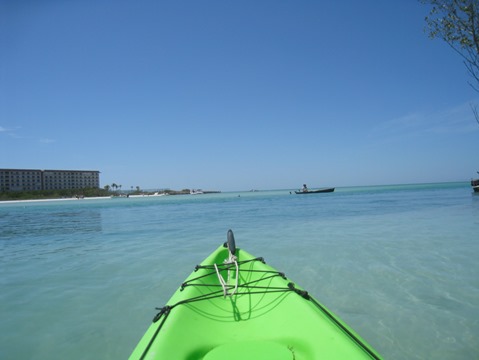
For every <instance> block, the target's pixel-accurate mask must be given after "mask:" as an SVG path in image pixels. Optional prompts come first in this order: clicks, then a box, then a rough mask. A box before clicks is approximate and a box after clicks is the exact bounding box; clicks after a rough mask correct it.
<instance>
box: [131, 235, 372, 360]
mask: <svg viewBox="0 0 479 360" xmlns="http://www.w3.org/2000/svg"><path fill="white" fill-rule="evenodd" d="M159 310H160V311H159V313H158V314H157V315H156V316H155V317H154V319H153V323H152V324H151V325H150V327H149V328H148V330H147V331H146V333H145V335H144V336H143V338H142V339H141V340H140V342H139V343H138V345H137V346H136V348H135V350H134V351H133V353H132V354H131V356H130V359H168V360H173V359H182V360H183V359H185V360H186V359H204V360H219V359H221V360H224V359H230V360H235V359H237V360H239V359H275V360H281V359H294V360H300V359H323V358H324V359H380V358H381V357H380V355H379V354H378V353H377V352H376V351H375V350H374V349H373V348H372V347H371V346H370V345H368V344H367V343H366V341H364V340H363V339H362V338H361V337H360V336H359V335H358V334H356V333H355V332H354V330H352V329H351V328H350V327H349V326H348V325H346V324H345V323H344V322H343V321H341V320H340V319H339V318H338V317H337V316H336V315H334V314H333V313H332V312H331V311H330V310H328V309H327V308H326V307H325V306H324V305H322V304H321V303H319V302H318V301H317V300H315V299H314V298H313V297H312V296H311V295H310V294H309V293H308V292H307V291H304V290H303V289H301V288H300V287H299V286H297V285H295V284H294V283H293V282H291V281H290V280H288V279H287V277H286V276H285V275H284V274H283V273H281V272H278V271H277V270H276V269H274V268H273V267H271V266H269V265H267V264H266V263H265V261H264V259H263V258H258V257H254V256H252V255H251V254H249V253H247V252H246V251H244V250H242V249H240V248H237V247H236V245H235V242H234V236H233V232H232V231H231V230H229V231H228V241H227V243H225V244H224V245H222V246H220V247H219V248H218V249H216V250H215V251H214V252H213V253H212V254H211V255H210V256H208V257H207V258H206V259H205V260H204V261H203V262H202V263H201V265H198V266H196V268H195V270H194V271H193V273H192V274H191V275H190V276H189V277H188V278H187V279H186V280H185V282H184V283H183V284H182V285H181V286H180V288H179V289H178V290H177V291H176V292H175V293H174V294H173V296H172V297H171V299H170V300H169V301H168V302H167V304H166V305H165V306H164V307H162V308H161V309H159Z"/></svg>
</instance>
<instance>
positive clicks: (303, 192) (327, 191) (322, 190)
mask: <svg viewBox="0 0 479 360" xmlns="http://www.w3.org/2000/svg"><path fill="white" fill-rule="evenodd" d="M333 191H334V188H322V189H317V190H308V191H302V190H299V191H295V193H296V194H298V195H300V194H319V193H330V192H333Z"/></svg>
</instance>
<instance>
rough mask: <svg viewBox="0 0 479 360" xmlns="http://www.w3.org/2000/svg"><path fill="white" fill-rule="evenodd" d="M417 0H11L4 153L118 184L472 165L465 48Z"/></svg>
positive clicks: (420, 172) (457, 173) (18, 162)
mask: <svg viewBox="0 0 479 360" xmlns="http://www.w3.org/2000/svg"><path fill="white" fill-rule="evenodd" d="M427 14H428V8H427V7H425V6H424V5H422V4H421V3H419V2H418V1H416V0H401V1H394V2H393V1H381V0H364V1H356V0H346V1H341V2H337V1H332V0H330V1H319V0H318V1H306V0H305V1H291V0H289V1H283V0H274V1H268V0H265V1H258V0H254V1H253V0H246V1H223V0H222V1H219V0H218V1H214V0H211V1H206V0H205V1H199V0H198V1H150V0H145V1H124V0H116V1H104V0H95V1H93V0H91V1H89V0H87V1H79V0H78V1H75V0H70V1H60V0H57V1H55V0H43V1H14V0H3V1H0V167H3V168H32V169H87V170H99V171H101V183H102V186H104V185H106V184H111V183H113V182H114V183H117V184H122V186H123V188H129V187H130V186H135V187H136V186H140V187H141V188H172V189H182V188H202V189H208V190H222V191H229V190H249V189H285V188H286V189H290V188H299V187H301V185H302V184H303V183H307V184H308V186H309V187H310V188H314V187H322V186H338V187H339V186H355V185H377V184H398V183H422V182H442V181H468V180H469V179H470V178H471V177H473V176H474V175H475V174H476V171H477V170H479V163H478V161H477V156H476V150H477V145H478V144H479V124H478V123H477V122H476V121H475V119H474V116H473V114H472V112H471V109H470V104H471V103H475V102H479V99H478V95H479V94H478V93H477V92H475V91H474V90H473V89H472V88H471V87H470V86H469V85H468V83H467V82H468V80H469V77H468V74H467V72H466V69H465V67H464V65H463V64H462V60H461V58H460V57H459V56H458V55H457V54H456V53H454V51H453V50H451V48H449V47H448V46H447V45H446V44H445V43H443V42H442V41H440V40H434V41H433V40H430V39H429V38H428V36H427V34H426V33H425V32H424V25H425V23H424V17H425V16H426V15H427Z"/></svg>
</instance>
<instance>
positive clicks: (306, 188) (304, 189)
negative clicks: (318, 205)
mask: <svg viewBox="0 0 479 360" xmlns="http://www.w3.org/2000/svg"><path fill="white" fill-rule="evenodd" d="M302 191H303V192H308V191H309V190H308V187H307V186H306V184H303V190H302Z"/></svg>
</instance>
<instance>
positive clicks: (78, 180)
mask: <svg viewBox="0 0 479 360" xmlns="http://www.w3.org/2000/svg"><path fill="white" fill-rule="evenodd" d="M99 187H100V172H99V171H95V170H94V171H90V170H31V169H0V191H32V190H71V189H84V188H99Z"/></svg>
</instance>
